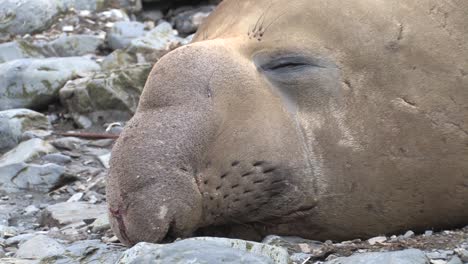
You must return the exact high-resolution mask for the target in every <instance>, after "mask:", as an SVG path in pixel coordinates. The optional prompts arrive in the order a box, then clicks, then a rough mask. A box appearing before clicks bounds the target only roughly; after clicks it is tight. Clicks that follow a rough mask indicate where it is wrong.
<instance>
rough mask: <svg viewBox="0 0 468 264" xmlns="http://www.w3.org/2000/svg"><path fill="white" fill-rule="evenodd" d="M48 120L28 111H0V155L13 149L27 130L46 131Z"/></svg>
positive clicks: (48, 124) (41, 115) (22, 109)
mask: <svg viewBox="0 0 468 264" xmlns="http://www.w3.org/2000/svg"><path fill="white" fill-rule="evenodd" d="M49 127H50V123H49V120H48V119H47V117H46V116H45V115H43V114H41V113H38V112H35V111H32V110H29V109H24V108H20V109H11V110H5V111H0V153H4V152H5V151H8V150H10V149H12V148H14V147H15V146H16V145H18V143H19V142H20V141H21V140H22V139H23V138H24V135H23V133H25V132H26V131H29V130H47V129H48V128H49Z"/></svg>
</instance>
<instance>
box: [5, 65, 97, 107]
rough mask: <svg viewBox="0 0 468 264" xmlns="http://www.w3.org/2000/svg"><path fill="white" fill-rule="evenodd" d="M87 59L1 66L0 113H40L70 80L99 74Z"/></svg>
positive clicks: (95, 66)
mask: <svg viewBox="0 0 468 264" xmlns="http://www.w3.org/2000/svg"><path fill="white" fill-rule="evenodd" d="M99 69H100V67H99V65H98V64H97V63H96V62H94V61H92V60H90V59H87V58H83V57H68V58H47V59H20V60H14V61H9V62H6V63H3V64H0V72H1V73H2V74H1V75H0V110H6V109H11V108H21V107H25V108H32V109H38V108H43V107H44V106H47V104H49V103H51V102H52V101H54V99H56V98H57V97H58V90H59V89H60V88H62V87H63V85H64V84H65V83H66V82H67V81H68V80H70V79H73V78H76V77H78V76H83V75H86V74H87V73H90V72H94V71H98V70H99Z"/></svg>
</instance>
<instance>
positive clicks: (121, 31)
mask: <svg viewBox="0 0 468 264" xmlns="http://www.w3.org/2000/svg"><path fill="white" fill-rule="evenodd" d="M144 34H145V25H144V24H143V23H140V22H137V21H119V22H116V23H115V24H114V26H113V27H112V28H111V29H110V31H109V32H108V33H107V43H108V45H109V47H110V48H111V49H124V48H127V47H128V46H129V45H130V42H131V41H132V39H135V38H138V37H141V36H143V35H144Z"/></svg>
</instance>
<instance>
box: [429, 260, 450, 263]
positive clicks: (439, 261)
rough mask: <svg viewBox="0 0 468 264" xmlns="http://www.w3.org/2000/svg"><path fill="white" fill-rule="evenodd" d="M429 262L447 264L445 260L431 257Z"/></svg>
mask: <svg viewBox="0 0 468 264" xmlns="http://www.w3.org/2000/svg"><path fill="white" fill-rule="evenodd" d="M430 262H431V264H447V261H445V260H442V259H431V261H430Z"/></svg>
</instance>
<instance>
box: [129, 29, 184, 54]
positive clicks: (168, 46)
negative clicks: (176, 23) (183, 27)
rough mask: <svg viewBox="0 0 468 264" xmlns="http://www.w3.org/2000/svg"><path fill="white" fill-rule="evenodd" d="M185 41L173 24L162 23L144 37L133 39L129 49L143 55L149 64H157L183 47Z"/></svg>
mask: <svg viewBox="0 0 468 264" xmlns="http://www.w3.org/2000/svg"><path fill="white" fill-rule="evenodd" d="M183 41H184V40H183V39H182V38H180V37H178V36H177V31H175V30H174V29H173V28H172V26H171V24H169V23H168V22H162V23H160V24H159V25H157V26H156V27H155V28H154V29H152V30H151V31H149V32H148V33H146V34H145V35H144V36H143V37H139V38H136V39H133V40H132V41H131V43H130V46H129V48H128V50H129V52H131V53H134V54H138V53H140V54H143V55H144V56H145V59H146V60H147V61H149V62H155V61H156V60H157V59H159V58H160V57H162V56H163V55H164V54H166V53H167V52H169V51H170V50H172V49H174V48H176V47H177V46H179V45H181V44H182V42H183Z"/></svg>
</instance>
